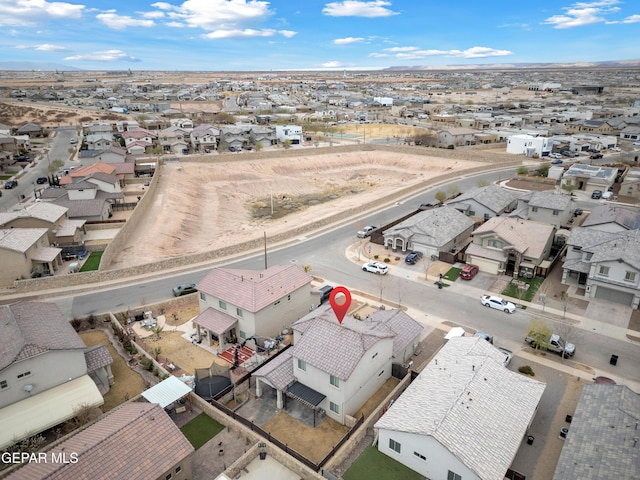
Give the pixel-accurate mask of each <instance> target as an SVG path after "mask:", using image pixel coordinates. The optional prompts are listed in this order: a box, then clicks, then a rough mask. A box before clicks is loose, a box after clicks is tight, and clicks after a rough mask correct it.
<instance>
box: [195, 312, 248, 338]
mask: <svg viewBox="0 0 640 480" xmlns="http://www.w3.org/2000/svg"><path fill="white" fill-rule="evenodd" d="M237 321H238V319H237V318H235V317H232V316H231V315H229V314H227V313H224V312H221V311H220V310H216V309H215V308H211V307H209V308H207V309H206V310H205V311H204V312H201V313H200V314H199V315H198V316H196V317H195V318H194V319H193V323H195V324H196V325H200V326H201V327H204V328H206V329H207V330H210V331H212V332H213V333H216V334H218V335H222V334H223V333H224V332H226V331H227V330H229V329H230V328H231V327H232V326H233V325H234V324H235V323H236V322H237Z"/></svg>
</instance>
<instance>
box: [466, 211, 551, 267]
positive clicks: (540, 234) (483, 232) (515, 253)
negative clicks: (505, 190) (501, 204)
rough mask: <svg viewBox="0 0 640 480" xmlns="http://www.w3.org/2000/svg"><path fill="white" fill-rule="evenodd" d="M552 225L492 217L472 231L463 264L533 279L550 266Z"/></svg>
mask: <svg viewBox="0 0 640 480" xmlns="http://www.w3.org/2000/svg"><path fill="white" fill-rule="evenodd" d="M555 232H556V227H554V226H553V225H549V224H547V223H542V222H535V221H532V220H523V219H521V218H515V217H507V216H501V217H492V218H490V219H489V220H487V221H486V222H485V223H484V224H483V225H481V226H480V227H478V228H477V229H476V230H474V232H473V241H472V243H471V244H470V245H469V246H468V247H467V252H466V253H467V263H472V264H474V265H477V266H478V267H479V268H480V271H482V272H487V273H491V274H494V275H514V276H516V275H517V276H522V277H527V278H533V277H535V276H537V275H541V274H545V273H546V270H547V269H548V268H549V267H550V266H551V264H550V259H549V256H550V254H551V245H552V244H553V239H554V235H555Z"/></svg>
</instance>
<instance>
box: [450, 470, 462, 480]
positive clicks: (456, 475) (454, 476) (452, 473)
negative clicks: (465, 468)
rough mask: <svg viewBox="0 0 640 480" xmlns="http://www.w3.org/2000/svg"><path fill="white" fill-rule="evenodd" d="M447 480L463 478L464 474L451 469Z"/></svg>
mask: <svg viewBox="0 0 640 480" xmlns="http://www.w3.org/2000/svg"><path fill="white" fill-rule="evenodd" d="M447 480H462V476H461V475H458V474H457V473H454V472H452V471H451V470H449V472H448V473H447Z"/></svg>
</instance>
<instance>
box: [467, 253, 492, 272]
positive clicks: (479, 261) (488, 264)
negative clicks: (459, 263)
mask: <svg viewBox="0 0 640 480" xmlns="http://www.w3.org/2000/svg"><path fill="white" fill-rule="evenodd" d="M467 263H472V264H474V265H477V266H478V268H479V269H480V271H481V272H485V273H491V274H493V275H497V274H498V263H496V262H494V261H492V260H487V259H486V258H479V257H474V256H473V255H469V256H468V258H467Z"/></svg>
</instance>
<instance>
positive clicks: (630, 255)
mask: <svg viewBox="0 0 640 480" xmlns="http://www.w3.org/2000/svg"><path fill="white" fill-rule="evenodd" d="M567 244H568V245H570V246H576V247H581V248H582V250H583V251H586V252H591V253H593V256H592V257H591V260H590V262H591V263H597V262H604V261H610V260H622V261H624V262H626V263H628V264H629V265H632V266H633V267H635V268H637V269H639V270H640V231H639V230H631V231H625V232H605V231H602V230H596V229H593V228H584V227H576V228H574V229H573V230H572V231H571V235H569V239H568V240H567Z"/></svg>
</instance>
